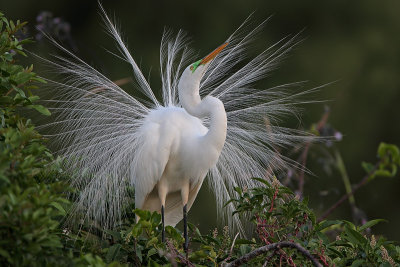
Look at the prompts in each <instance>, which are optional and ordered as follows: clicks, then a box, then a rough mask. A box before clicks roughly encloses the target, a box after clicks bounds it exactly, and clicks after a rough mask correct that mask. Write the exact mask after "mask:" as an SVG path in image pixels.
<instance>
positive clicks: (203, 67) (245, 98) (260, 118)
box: [40, 10, 313, 229]
mask: <svg viewBox="0 0 400 267" xmlns="http://www.w3.org/2000/svg"><path fill="white" fill-rule="evenodd" d="M103 12H104V10H103ZM104 21H105V24H106V25H107V29H108V31H109V33H110V34H111V36H112V37H113V38H114V39H115V40H116V42H117V44H118V46H119V50H120V52H121V55H122V57H123V59H124V60H126V61H127V62H128V63H129V64H130V65H131V67H132V69H133V77H134V82H135V84H136V87H137V88H138V89H139V90H140V92H141V93H142V94H143V95H144V96H146V97H147V99H144V100H143V99H140V98H136V97H134V96H131V95H129V94H128V93H126V92H125V91H124V90H123V89H121V88H120V87H119V86H118V85H116V84H115V83H113V82H112V81H111V80H110V79H108V78H107V77H106V76H104V75H103V74H102V73H100V72H99V71H97V70H96V69H94V68H93V67H91V66H90V65H88V64H87V63H85V62H83V61H82V60H81V59H79V58H78V57H76V56H75V55H73V54H72V53H71V52H69V51H67V50H66V49H64V48H63V47H62V46H60V45H58V44H56V45H57V46H58V47H59V48H60V49H61V50H62V51H64V52H65V53H66V54H67V57H60V56H56V59H55V60H53V61H47V62H48V63H49V64H51V65H52V66H54V67H55V69H56V72H57V73H58V74H60V75H62V76H63V77H64V78H63V80H62V81H61V82H56V81H53V80H49V81H48V85H49V86H48V87H49V90H51V92H53V93H52V96H53V97H52V99H48V100H45V101H46V102H47V103H46V105H47V106H50V110H51V111H52V113H53V115H52V122H50V123H47V124H45V125H42V126H40V128H42V130H43V132H46V133H49V134H48V135H47V136H48V137H49V139H50V141H51V142H52V143H54V144H55V145H56V146H57V147H58V148H59V150H58V154H59V155H61V156H62V158H63V159H64V160H65V161H64V162H65V166H66V168H67V170H69V171H71V173H73V174H74V175H73V176H72V177H73V178H72V179H71V182H72V184H73V185H74V186H76V187H78V188H79V189H80V196H79V198H78V201H77V202H76V203H75V210H74V212H75V213H76V214H84V216H86V217H87V218H89V219H91V220H94V221H95V222H96V223H97V224H99V225H101V226H102V227H106V228H111V227H113V226H114V225H115V223H116V222H117V221H118V220H119V219H120V218H121V217H122V216H123V207H124V206H125V205H126V204H127V202H126V201H127V199H128V198H127V187H128V186H129V185H131V186H134V187H135V198H136V205H137V207H139V208H147V209H153V210H159V209H160V207H161V203H160V202H159V200H160V199H159V198H160V195H159V194H161V193H160V190H161V189H160V188H161V185H160V184H161V182H160V181H161V180H162V179H163V178H162V177H164V178H168V179H170V181H171V180H173V182H170V184H169V185H168V186H167V187H168V188H169V191H168V190H167V191H168V192H167V193H169V194H168V196H167V199H166V210H165V212H166V215H165V216H166V224H171V225H175V224H176V223H177V222H178V221H180V220H181V219H182V209H181V207H182V205H185V204H186V203H181V197H182V196H183V193H182V192H181V191H183V190H184V189H182V186H181V185H180V184H179V183H181V182H179V181H184V180H188V181H189V189H190V190H189V191H190V193H188V194H189V199H188V200H187V204H188V208H190V206H191V204H192V203H193V201H194V198H195V196H196V194H197V192H198V190H199V189H200V186H201V184H202V182H203V179H204V177H205V176H206V175H207V183H208V185H209V187H210V188H211V190H212V191H213V192H214V193H215V197H216V202H217V207H218V211H219V212H221V211H222V212H224V213H225V214H229V215H230V214H231V212H232V211H233V209H234V206H233V204H232V203H231V204H229V205H228V206H227V207H226V208H223V205H224V203H226V202H227V201H228V200H229V199H230V198H231V196H233V194H234V193H233V192H234V191H233V189H234V187H236V186H239V187H247V188H251V187H254V186H255V185H256V182H255V181H254V180H252V179H251V178H252V177H262V178H265V179H271V178H272V175H273V173H272V172H271V170H273V171H280V170H285V169H287V168H288V167H289V166H293V165H295V164H296V163H295V162H292V161H290V159H288V158H285V157H283V156H282V155H279V153H278V152H277V148H282V147H284V148H287V147H292V146H295V145H297V144H299V143H303V142H305V141H308V140H311V139H312V138H313V137H312V136H309V135H307V134H305V133H304V132H302V131H299V130H294V129H289V128H284V127H280V126H277V123H278V122H279V120H280V119H281V118H282V117H283V116H285V115H287V114H294V115H296V114H297V111H296V108H295V106H296V105H298V104H302V103H305V101H301V100H300V99H301V97H302V96H304V95H306V94H309V93H310V92H311V91H313V90H309V91H303V92H301V93H294V94H293V93H291V90H289V89H290V88H291V87H293V85H296V84H287V85H281V86H276V87H273V88H267V89H256V88H254V83H255V82H256V81H259V80H260V79H262V78H264V77H266V75H268V74H269V73H270V72H271V70H273V69H274V68H275V67H276V66H277V64H278V63H279V61H280V60H281V59H282V58H283V57H284V56H285V55H286V53H287V52H288V51H289V50H290V49H291V48H292V47H293V45H295V41H294V40H295V37H293V38H287V39H283V40H281V41H279V42H278V43H276V44H275V45H273V46H271V47H269V48H268V49H266V50H265V51H263V52H262V53H260V54H259V55H258V56H256V57H254V58H250V59H248V58H247V54H248V53H247V50H248V48H249V44H250V43H251V41H252V40H253V39H254V37H255V36H256V35H257V34H258V33H260V31H261V29H262V28H263V26H264V24H265V22H264V23H262V24H260V25H258V26H256V27H255V28H252V29H251V30H247V29H249V25H250V22H249V21H248V20H246V21H245V22H244V23H243V24H242V25H241V26H240V27H239V28H238V29H237V30H236V31H235V32H234V33H233V34H232V35H231V36H229V38H228V39H227V40H226V41H225V43H227V46H226V47H224V48H223V49H222V51H220V52H219V53H218V54H215V55H214V56H213V57H215V58H213V60H212V61H210V62H207V63H206V64H200V65H199V66H198V68H197V69H196V70H195V71H194V72H192V71H191V70H190V66H193V65H190V63H192V62H194V61H195V60H196V59H195V58H194V56H193V55H194V53H193V51H192V50H191V49H190V48H189V46H188V41H187V38H186V37H185V34H184V33H183V32H182V31H179V32H178V34H177V35H176V36H174V35H173V34H172V33H171V32H169V31H166V32H165V33H164V35H163V37H162V41H161V49H160V65H161V79H162V97H163V99H162V102H159V101H158V100H157V98H156V96H155V94H154V93H153V91H152V89H151V88H150V85H149V83H148V82H147V80H146V79H145V78H144V76H143V74H142V72H141V71H140V69H139V67H138V66H137V64H136V62H135V60H134V59H133V57H132V56H131V54H130V53H129V51H128V48H127V47H126V45H125V44H124V42H123V41H122V39H121V37H120V34H119V32H118V30H117V28H116V27H115V26H114V24H113V23H112V22H111V21H110V19H109V18H108V17H107V15H106V14H105V12H104ZM187 66H189V67H187ZM185 69H186V71H185ZM200 72H201V75H197V74H198V73H200ZM182 73H186V74H184V75H182ZM190 75H192V76H190ZM196 75H197V77H194V76H196ZM196 79H197V80H196ZM191 82H192V83H193V84H192V85H190V84H189V83H191ZM196 82H198V84H197V87H196ZM189 87H190V88H191V89H190V90H192V91H190V92H189V91H185V90H189V89H187V88H189ZM192 87H193V88H192ZM196 91H197V92H199V94H200V97H201V99H202V100H200V97H199V98H198V99H197V100H193V99H191V97H193V94H195V93H196ZM208 96H209V97H208ZM185 97H186V98H185ZM185 99H186V100H185ZM205 99H206V100H205ZM215 99H217V100H218V101H217V100H215ZM196 101H201V102H196ZM205 102H207V107H209V108H210V107H214V106H216V105H217V106H218V105H219V104H218V103H220V102H222V103H223V106H224V107H225V111H226V113H225V111H223V106H222V109H221V106H219V107H218V108H217V109H218V111H216V113H215V114H219V115H218V116H220V117H218V119H219V120H217V119H215V118H214V117H213V116H214V115H213V114H214V113H213V112H211V110H203V111H204V112H203V113H201V112H200V111H199V109H197V110H195V108H194V106H191V105H192V104H193V103H194V104H196V105H200V103H205ZM194 104H193V105H194ZM204 105H206V104H204ZM207 112H208V113H207ZM200 113H201V114H200ZM225 114H226V124H227V128H226V131H225V129H223V128H224V125H223V124H224V123H223V122H224V118H223V116H225ZM204 116H205V117H204ZM266 120H268V125H266ZM216 122H222V124H221V125H218V124H216ZM213 123H214V124H213ZM168 125H173V127H172V126H171V127H170V128H168V127H169V126H168ZM174 127H175V128H174ZM221 127H222V130H221ZM214 128H215V129H217V130H218V129H219V132H218V133H215V135H214V139H215V140H216V139H218V140H219V141H218V142H217V141H215V140H214V141H215V142H214V143H213V142H211V141H212V140H211V141H210V142H209V143H206V144H205V145H203V146H199V145H198V144H196V142H198V140H197V139H199V140H200V139H201V137H204V136H206V135H207V133H209V132H211V130H212V129H214ZM224 131H225V133H224ZM225 134H226V140H224V139H225ZM193 136H195V137H196V138H197V139H196V138H194V137H193ZM190 140H191V141H190ZM224 141H225V142H224ZM188 142H192V143H188ZM221 142H222V143H221ZM211 143H212V144H211ZM166 166H167V167H166ZM174 166H175V167H174ZM168 168H169V169H168ZM167 173H168V174H167ZM168 175H169V176H168ZM179 175H183V176H185V177H180V176H179ZM167 176H168V177H167ZM172 176H174V177H172ZM178 180H179V181H178ZM172 183H174V185H172ZM182 183H183V182H182ZM177 184H179V185H177ZM157 188H158V189H157ZM181 193H182V194H181ZM156 200H157V201H156ZM178 200H179V201H178ZM178 208H179V209H178ZM222 217H224V218H228V223H230V226H232V227H236V228H239V229H240V228H241V224H240V222H239V221H238V220H237V221H233V218H236V217H233V218H232V216H222Z"/></svg>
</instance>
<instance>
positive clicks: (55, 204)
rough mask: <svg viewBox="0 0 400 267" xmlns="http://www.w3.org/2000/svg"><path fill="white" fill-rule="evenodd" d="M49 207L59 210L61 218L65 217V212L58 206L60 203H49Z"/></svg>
mask: <svg viewBox="0 0 400 267" xmlns="http://www.w3.org/2000/svg"><path fill="white" fill-rule="evenodd" d="M50 205H51V206H53V207H55V208H56V209H57V210H59V211H60V212H61V214H62V215H63V216H65V215H66V214H67V213H66V212H65V210H64V208H63V207H62V206H61V205H60V203H57V202H51V203H50Z"/></svg>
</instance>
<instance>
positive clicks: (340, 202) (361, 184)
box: [318, 162, 381, 222]
mask: <svg viewBox="0 0 400 267" xmlns="http://www.w3.org/2000/svg"><path fill="white" fill-rule="evenodd" d="M380 163H381V162H379V163H378V164H376V165H375V167H374V168H373V169H372V170H371V171H369V172H368V173H367V174H366V175H365V176H364V177H363V179H362V180H361V181H360V182H359V183H358V184H356V185H355V186H354V187H353V189H352V190H351V192H349V193H347V194H345V195H343V196H342V197H341V198H340V199H339V200H338V201H337V202H336V203H335V204H333V205H332V206H331V207H330V208H329V209H327V210H326V211H325V212H324V214H322V215H321V216H320V217H319V218H318V222H320V221H322V220H324V219H325V218H326V217H328V216H329V215H330V214H331V213H332V212H333V211H334V210H335V209H337V208H338V207H339V206H340V205H342V203H343V202H344V201H345V200H347V199H348V198H349V197H351V196H353V195H354V193H355V192H356V191H357V190H358V189H360V187H362V186H363V185H365V184H366V183H367V182H368V178H369V177H370V176H371V174H373V173H374V172H375V171H376V169H377V168H378V166H379V164H380Z"/></svg>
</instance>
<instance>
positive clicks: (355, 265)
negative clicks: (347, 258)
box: [351, 259, 365, 267]
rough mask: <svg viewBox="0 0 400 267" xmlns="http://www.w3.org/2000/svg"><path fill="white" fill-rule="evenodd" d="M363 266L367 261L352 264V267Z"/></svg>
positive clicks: (356, 261)
mask: <svg viewBox="0 0 400 267" xmlns="http://www.w3.org/2000/svg"><path fill="white" fill-rule="evenodd" d="M363 264H365V260H363V259H358V260H355V261H353V263H352V264H351V267H358V266H363Z"/></svg>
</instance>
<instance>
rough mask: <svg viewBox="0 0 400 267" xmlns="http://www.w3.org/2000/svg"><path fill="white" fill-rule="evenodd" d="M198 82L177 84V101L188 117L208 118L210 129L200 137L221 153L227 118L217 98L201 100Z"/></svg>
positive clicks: (210, 97)
mask: <svg viewBox="0 0 400 267" xmlns="http://www.w3.org/2000/svg"><path fill="white" fill-rule="evenodd" d="M199 86H200V82H198V83H196V82H194V83H185V82H183V83H182V84H179V100H180V102H181V104H182V107H183V108H184V109H185V110H186V111H187V113H189V114H190V115H192V116H194V117H197V118H200V119H202V118H205V117H209V118H210V128H209V130H208V132H207V134H206V135H205V136H203V137H202V139H203V140H204V142H205V144H210V145H212V146H214V147H215V148H216V149H218V151H219V152H221V150H222V147H223V146H224V143H225V139H226V130H227V118H226V112H225V108H224V104H223V103H222V102H221V101H220V100H219V99H217V98H215V97H212V96H207V97H205V98H204V99H203V100H201V98H200V95H199Z"/></svg>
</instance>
